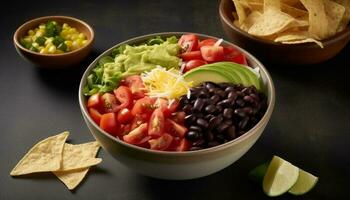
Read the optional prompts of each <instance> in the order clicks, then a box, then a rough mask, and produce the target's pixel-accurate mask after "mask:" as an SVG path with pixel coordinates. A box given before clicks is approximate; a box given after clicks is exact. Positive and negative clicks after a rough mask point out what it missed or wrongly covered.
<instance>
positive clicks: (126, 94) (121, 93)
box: [113, 86, 133, 109]
mask: <svg viewBox="0 0 350 200" xmlns="http://www.w3.org/2000/svg"><path fill="white" fill-rule="evenodd" d="M113 92H114V95H115V97H116V98H117V99H118V101H119V102H120V105H119V109H123V108H129V107H130V106H131V104H132V102H133V100H132V94H131V90H130V89H129V88H128V87H126V86H119V87H118V88H117V89H115V90H114V91H113Z"/></svg>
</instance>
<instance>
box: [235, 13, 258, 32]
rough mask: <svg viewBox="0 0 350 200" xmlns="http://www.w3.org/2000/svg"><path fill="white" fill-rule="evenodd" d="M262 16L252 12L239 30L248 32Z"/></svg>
mask: <svg viewBox="0 0 350 200" xmlns="http://www.w3.org/2000/svg"><path fill="white" fill-rule="evenodd" d="M261 16H262V14H261V13H260V12H259V11H253V12H252V13H250V15H249V16H248V17H247V18H246V19H245V20H244V22H243V24H242V25H241V27H240V28H241V29H242V30H244V31H246V32H248V30H249V29H250V27H251V26H253V24H255V23H256V22H258V21H259V20H260V17H261Z"/></svg>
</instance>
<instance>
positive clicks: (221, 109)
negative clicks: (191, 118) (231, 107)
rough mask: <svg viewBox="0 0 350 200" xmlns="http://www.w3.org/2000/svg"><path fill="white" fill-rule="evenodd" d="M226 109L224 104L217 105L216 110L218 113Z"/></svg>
mask: <svg viewBox="0 0 350 200" xmlns="http://www.w3.org/2000/svg"><path fill="white" fill-rule="evenodd" d="M223 110H224V108H223V107H222V106H216V112H215V113H217V114H219V113H222V111H223Z"/></svg>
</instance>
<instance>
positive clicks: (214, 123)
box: [209, 116, 223, 129]
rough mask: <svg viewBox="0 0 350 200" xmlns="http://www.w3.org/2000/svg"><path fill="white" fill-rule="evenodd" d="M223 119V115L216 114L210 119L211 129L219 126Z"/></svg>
mask: <svg viewBox="0 0 350 200" xmlns="http://www.w3.org/2000/svg"><path fill="white" fill-rule="evenodd" d="M222 120H223V117H221V116H216V117H213V118H211V119H210V120H209V129H213V128H216V127H217V126H219V125H220V124H221V122H222Z"/></svg>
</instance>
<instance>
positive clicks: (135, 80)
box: [120, 75, 146, 99]
mask: <svg viewBox="0 0 350 200" xmlns="http://www.w3.org/2000/svg"><path fill="white" fill-rule="evenodd" d="M120 84H121V85H124V86H127V87H129V88H130V90H131V93H132V95H133V98H134V99H140V98H142V97H144V96H145V93H146V87H145V85H144V84H143V82H142V79H141V77H140V76H139V75H132V76H128V77H126V78H125V79H123V80H122V81H121V83H120Z"/></svg>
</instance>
